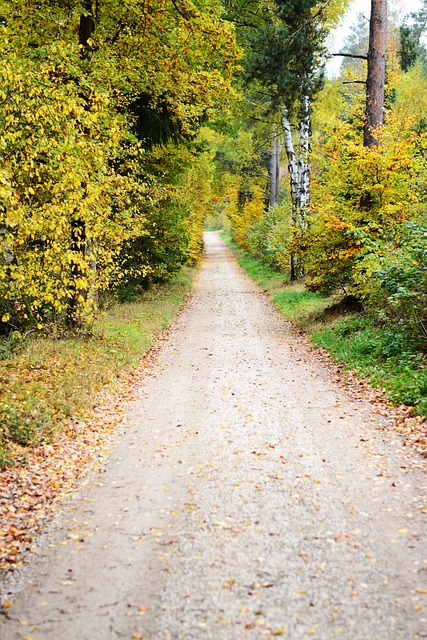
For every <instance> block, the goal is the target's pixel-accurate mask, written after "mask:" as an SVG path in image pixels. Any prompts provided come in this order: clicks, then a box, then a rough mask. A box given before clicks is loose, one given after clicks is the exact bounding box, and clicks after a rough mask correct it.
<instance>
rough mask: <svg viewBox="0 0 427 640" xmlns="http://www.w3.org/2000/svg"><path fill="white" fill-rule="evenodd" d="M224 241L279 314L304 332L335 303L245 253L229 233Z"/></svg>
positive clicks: (332, 299)
mask: <svg viewBox="0 0 427 640" xmlns="http://www.w3.org/2000/svg"><path fill="white" fill-rule="evenodd" d="M221 236H222V238H223V239H224V240H225V242H226V243H227V244H228V246H229V247H230V249H231V250H232V251H233V253H234V255H235V256H236V259H237V261H238V263H239V264H240V266H241V267H242V269H244V271H246V273H247V274H248V276H249V277H250V278H252V280H254V282H256V283H257V284H258V285H260V287H262V289H263V290H264V292H265V293H268V294H269V295H270V297H271V300H272V302H273V304H274V305H275V307H276V308H277V309H278V311H279V312H280V313H281V314H282V315H283V316H284V317H285V318H286V319H287V320H290V321H291V322H292V323H293V324H295V325H296V326H297V327H298V328H300V329H305V330H307V329H308V328H309V327H312V326H314V325H315V324H316V322H317V319H318V318H319V316H321V315H322V314H323V312H324V310H325V309H326V308H328V307H330V306H331V305H332V304H333V303H334V298H333V297H323V296H320V295H319V294H317V293H313V292H311V291H307V290H306V289H305V287H304V285H303V284H302V283H301V282H292V283H291V282H289V277H288V276H287V275H286V274H283V273H279V272H277V271H276V270H275V269H272V268H271V267H269V266H268V265H265V264H262V263H261V262H259V261H258V260H255V258H252V256H250V255H249V254H247V253H245V252H244V251H243V250H242V249H240V247H238V246H237V245H236V243H235V242H234V241H233V240H232V239H231V238H230V236H228V235H226V234H225V233H222V234H221Z"/></svg>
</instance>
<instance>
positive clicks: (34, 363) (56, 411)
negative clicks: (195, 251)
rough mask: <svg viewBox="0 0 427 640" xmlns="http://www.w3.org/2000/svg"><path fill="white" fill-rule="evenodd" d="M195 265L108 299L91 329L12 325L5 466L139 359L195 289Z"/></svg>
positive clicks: (5, 348) (0, 381) (0, 461)
mask: <svg viewBox="0 0 427 640" xmlns="http://www.w3.org/2000/svg"><path fill="white" fill-rule="evenodd" d="M196 271H197V269H196V267H185V268H183V269H182V270H181V272H180V273H179V274H177V275H176V276H175V277H174V278H173V279H172V280H171V281H170V282H169V283H167V284H163V285H161V286H157V287H153V288H152V289H151V290H149V291H146V292H144V293H140V294H138V295H135V296H134V295H133V294H132V292H131V290H128V291H127V296H128V297H130V298H134V299H133V300H130V301H127V302H121V303H120V302H118V301H117V299H111V301H110V303H109V306H108V308H107V309H106V310H105V311H104V312H103V314H102V315H99V316H98V318H97V320H96V321H95V322H94V324H93V327H92V330H91V332H90V333H89V332H87V331H85V332H82V333H80V334H79V333H78V332H75V331H74V332H69V333H68V334H67V333H62V334H58V333H55V328H54V327H52V328H51V329H52V332H51V333H49V331H47V330H46V331H45V332H44V333H35V332H33V333H28V334H26V335H25V334H21V333H18V332H14V333H11V334H10V335H9V336H8V337H7V338H3V339H2V340H1V341H0V354H1V360H0V395H1V398H2V404H1V408H0V422H1V425H2V428H1V440H0V467H4V466H6V465H7V464H9V463H11V462H13V461H14V460H17V459H20V458H22V456H25V454H26V452H27V451H31V447H30V448H28V445H32V446H37V445H39V444H41V443H49V442H51V441H52V440H54V438H55V435H56V434H57V433H58V432H59V431H61V430H62V429H63V428H64V427H66V425H67V424H68V422H69V421H70V420H71V418H72V419H74V420H79V419H85V418H88V417H89V416H90V413H91V411H92V410H93V408H94V406H95V405H96V403H97V402H99V401H100V394H101V393H104V394H105V393H106V392H113V391H114V390H115V389H117V386H118V385H119V384H120V383H121V382H123V381H124V380H126V378H127V377H128V376H129V373H130V372H131V371H132V370H133V369H135V368H136V367H138V364H139V363H140V362H141V360H142V358H143V356H144V354H145V353H146V352H147V351H148V350H149V349H150V347H151V346H152V345H153V343H154V341H155V339H156V337H157V336H159V335H160V333H161V332H162V331H163V330H164V329H165V328H166V327H167V326H168V325H169V323H170V321H171V319H172V318H173V316H174V315H175V314H176V312H177V311H178V309H179V307H180V306H181V305H182V304H183V302H184V300H185V297H186V295H187V294H188V293H189V291H190V290H191V286H192V281H193V279H194V276H195V274H196Z"/></svg>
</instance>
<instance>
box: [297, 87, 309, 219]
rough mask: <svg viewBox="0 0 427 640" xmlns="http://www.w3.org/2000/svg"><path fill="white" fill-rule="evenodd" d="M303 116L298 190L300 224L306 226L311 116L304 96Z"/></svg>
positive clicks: (306, 97)
mask: <svg viewBox="0 0 427 640" xmlns="http://www.w3.org/2000/svg"><path fill="white" fill-rule="evenodd" d="M304 114H305V115H304V116H303V117H302V118H301V122H300V158H299V162H298V170H299V192H300V195H299V197H300V207H301V211H300V218H301V219H300V225H301V227H305V226H307V222H308V220H307V216H308V207H309V205H310V180H311V164H310V153H311V117H310V100H309V98H308V96H305V97H304Z"/></svg>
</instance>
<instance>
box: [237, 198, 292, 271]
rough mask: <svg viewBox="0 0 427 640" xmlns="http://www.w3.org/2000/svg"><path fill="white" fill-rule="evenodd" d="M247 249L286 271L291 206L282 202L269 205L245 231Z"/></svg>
mask: <svg viewBox="0 0 427 640" xmlns="http://www.w3.org/2000/svg"><path fill="white" fill-rule="evenodd" d="M246 239H247V246H248V251H249V252H250V253H251V254H252V255H253V256H254V257H255V258H256V259H257V260H260V261H261V262H263V263H265V264H267V265H269V266H270V267H272V268H273V269H277V270H278V271H282V272H288V271H289V264H290V246H291V242H292V220H291V207H290V205H289V203H287V202H284V203H282V204H280V205H274V206H273V207H269V209H268V210H267V211H266V212H265V214H264V215H263V216H261V217H260V218H258V220H256V221H255V223H254V224H253V225H251V227H250V228H249V229H248V231H247V232H246Z"/></svg>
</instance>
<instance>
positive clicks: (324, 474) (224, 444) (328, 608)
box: [0, 233, 427, 640]
mask: <svg viewBox="0 0 427 640" xmlns="http://www.w3.org/2000/svg"><path fill="white" fill-rule="evenodd" d="M205 242H206V256H205V258H204V261H203V267H202V271H201V274H200V278H199V280H198V283H197V286H196V289H195V292H194V294H193V296H192V298H191V300H190V302H189V304H188V305H187V307H186V308H185V310H184V311H183V312H182V313H181V315H180V317H179V319H178V321H177V322H176V323H175V326H174V329H173V331H172V333H171V335H170V337H169V339H168V340H167V341H166V342H165V344H164V346H163V347H162V349H161V352H160V355H159V360H158V364H157V365H156V368H155V371H154V373H153V375H152V376H150V377H149V378H148V379H147V381H146V384H145V385H144V386H143V387H142V388H141V399H140V400H139V401H138V402H136V403H135V404H134V405H133V406H132V408H131V410H130V412H129V414H128V417H127V419H126V421H125V422H124V424H123V425H122V426H121V427H120V430H119V432H120V438H121V439H120V442H119V444H118V445H117V448H116V449H115V450H114V451H113V452H112V454H111V458H110V460H109V461H108V464H107V468H106V472H105V473H104V474H102V475H99V474H98V475H96V474H95V475H94V476H92V480H91V484H90V485H89V486H87V487H85V488H82V490H81V492H80V494H79V496H78V497H77V498H76V502H75V504H74V505H73V507H72V508H71V509H70V510H69V511H68V512H64V514H63V515H62V518H61V519H58V522H57V523H56V525H55V526H54V527H53V528H52V531H51V532H50V534H49V536H50V537H48V538H47V541H48V542H49V543H50V544H45V545H44V546H42V547H41V549H40V555H39V557H38V558H37V559H36V560H35V561H34V563H33V565H32V568H31V569H30V570H29V571H28V572H27V573H26V574H25V575H24V583H23V585H22V586H25V588H23V590H21V591H20V592H18V593H15V594H12V595H11V598H10V599H11V600H12V602H13V606H12V607H11V608H10V609H8V610H7V617H6V616H5V615H2V616H0V619H1V620H0V637H1V638H2V639H3V640H14V639H16V638H26V637H31V638H32V639H33V640H110V639H111V640H113V639H122V638H123V639H129V640H130V639H132V638H134V639H138V638H143V639H145V640H240V639H242V640H246V639H247V640H260V639H262V638H264V637H266V638H268V637H279V636H280V637H281V636H283V637H287V638H290V639H291V640H300V639H305V638H308V637H314V638H316V637H317V638H319V639H321V640H333V639H336V638H343V639H345V640H416V639H418V640H419V639H421V638H427V539H426V538H427V536H426V533H427V524H426V518H427V516H426V514H425V511H426V509H425V507H426V504H427V498H426V496H427V492H426V476H425V475H424V473H423V472H422V470H421V466H422V461H421V459H420V458H418V457H417V455H416V453H413V452H411V451H405V449H404V448H403V447H402V442H401V440H400V438H399V437H398V436H397V435H395V434H394V433H393V431H392V430H390V431H384V430H381V429H379V425H378V424H377V418H376V415H375V413H374V412H373V411H372V410H371V409H370V407H369V406H366V405H365V404H364V403H362V402H354V401H351V400H349V399H348V398H347V397H346V396H345V395H344V394H343V392H342V391H341V390H340V389H339V388H337V387H336V386H335V385H334V383H333V382H332V381H331V379H330V377H329V374H328V372H327V371H325V370H324V369H323V368H322V366H321V365H320V364H318V363H316V362H314V361H313V358H312V357H311V356H310V354H309V353H307V352H306V351H305V350H304V348H303V347H301V346H299V345H298V344H295V340H294V338H293V335H292V333H291V331H290V329H289V326H288V325H287V323H286V322H284V321H283V320H282V319H281V318H280V317H279V315H278V314H277V313H276V311H275V310H274V309H273V308H272V307H271V305H270V304H269V303H268V302H267V301H266V299H265V298H264V296H263V295H262V294H261V293H260V292H259V290H258V289H257V287H256V286H255V285H254V284H252V283H251V282H250V281H249V280H248V278H247V277H246V276H245V275H244V274H243V273H242V272H241V270H240V269H239V267H238V266H237V265H236V263H235V261H234V259H233V258H232V256H231V254H230V252H229V251H228V249H227V248H226V246H225V245H224V243H223V242H222V240H221V239H220V238H219V236H218V235H217V234H216V233H207V234H206V236H205Z"/></svg>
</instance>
